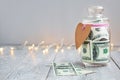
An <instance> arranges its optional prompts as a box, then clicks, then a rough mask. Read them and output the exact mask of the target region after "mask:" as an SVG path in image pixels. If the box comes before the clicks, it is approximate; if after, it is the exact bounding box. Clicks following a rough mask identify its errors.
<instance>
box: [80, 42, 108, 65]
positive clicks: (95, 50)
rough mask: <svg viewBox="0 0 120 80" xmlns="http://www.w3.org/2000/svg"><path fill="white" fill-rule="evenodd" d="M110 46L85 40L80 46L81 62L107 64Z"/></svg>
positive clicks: (106, 43) (105, 43)
mask: <svg viewBox="0 0 120 80" xmlns="http://www.w3.org/2000/svg"><path fill="white" fill-rule="evenodd" d="M109 46H110V44H109V40H107V41H92V40H86V41H85V42H84V43H83V44H82V50H81V53H82V54H81V56H82V61H85V62H91V63H99V62H108V59H109V54H110V47H109Z"/></svg>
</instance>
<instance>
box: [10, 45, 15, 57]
mask: <svg viewBox="0 0 120 80" xmlns="http://www.w3.org/2000/svg"><path fill="white" fill-rule="evenodd" d="M14 49H15V48H14V47H11V48H10V55H11V56H14Z"/></svg>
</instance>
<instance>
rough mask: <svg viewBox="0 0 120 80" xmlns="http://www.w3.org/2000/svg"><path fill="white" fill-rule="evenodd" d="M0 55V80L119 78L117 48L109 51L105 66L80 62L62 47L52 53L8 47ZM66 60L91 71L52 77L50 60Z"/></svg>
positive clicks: (107, 79) (74, 51) (114, 79)
mask: <svg viewBox="0 0 120 80" xmlns="http://www.w3.org/2000/svg"><path fill="white" fill-rule="evenodd" d="M5 49H6V50H5V51H4V53H3V54H0V80H70V79H71V80H119V79H120V69H119V66H120V58H119V56H120V54H119V51H115V52H112V53H111V57H112V59H111V61H110V63H108V65H107V66H102V67H90V66H84V65H83V64H82V63H81V59H80V54H78V52H77V51H76V50H75V47H73V48H72V49H70V50H69V49H67V48H66V47H65V48H63V49H62V51H59V52H58V53H55V52H54V49H52V48H51V49H50V50H49V53H46V54H43V52H42V50H41V49H40V50H38V51H33V52H29V51H28V50H27V49H24V48H23V49H15V51H14V54H10V49H9V47H6V48H5ZM53 62H55V63H61V62H63V63H65V62H67V63H68V62H70V63H73V64H74V65H78V66H80V67H83V68H87V69H89V70H93V71H95V73H92V74H87V75H80V76H56V75H55V74H54V71H53V67H52V63H53Z"/></svg>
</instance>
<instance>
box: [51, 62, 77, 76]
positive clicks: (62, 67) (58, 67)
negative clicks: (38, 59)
mask: <svg viewBox="0 0 120 80" xmlns="http://www.w3.org/2000/svg"><path fill="white" fill-rule="evenodd" d="M53 66H54V72H55V74H56V75H57V76H65V75H75V71H74V68H73V67H72V65H71V63H57V64H56V63H54V64H53Z"/></svg>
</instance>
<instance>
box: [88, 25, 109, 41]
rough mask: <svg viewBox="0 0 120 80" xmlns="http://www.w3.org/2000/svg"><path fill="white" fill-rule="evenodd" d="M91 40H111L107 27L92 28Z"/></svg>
mask: <svg viewBox="0 0 120 80" xmlns="http://www.w3.org/2000/svg"><path fill="white" fill-rule="evenodd" d="M88 38H89V40H93V41H105V40H109V32H108V29H107V27H100V28H97V27H92V28H91V32H90V34H89V37H88Z"/></svg>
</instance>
